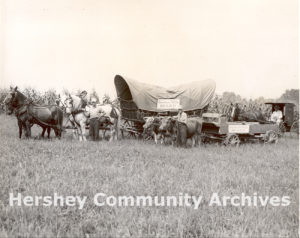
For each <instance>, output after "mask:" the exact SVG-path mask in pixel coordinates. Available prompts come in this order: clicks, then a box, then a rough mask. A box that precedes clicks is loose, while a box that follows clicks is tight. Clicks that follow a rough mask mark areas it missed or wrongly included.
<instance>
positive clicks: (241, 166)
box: [0, 115, 299, 237]
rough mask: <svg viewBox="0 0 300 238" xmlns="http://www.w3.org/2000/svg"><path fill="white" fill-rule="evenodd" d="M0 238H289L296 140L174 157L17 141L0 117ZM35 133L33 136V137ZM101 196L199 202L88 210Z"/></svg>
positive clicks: (293, 223)
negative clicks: (195, 204)
mask: <svg viewBox="0 0 300 238" xmlns="http://www.w3.org/2000/svg"><path fill="white" fill-rule="evenodd" d="M0 120H1V124H0V144H1V157H0V168H1V172H0V188H1V189H0V237H297V236H298V223H299V219H298V211H299V205H298V185H299V184H298V177H299V170H298V163H299V160H298V153H299V147H298V142H299V141H298V140H296V139H290V138H281V139H280V140H279V142H278V144H276V145H262V144H246V145H241V146H240V147H239V148H227V147H223V146H219V145H217V144H211V145H205V146H202V147H201V148H189V149H180V148H174V147H172V146H162V145H154V144H153V142H151V141H148V142H143V141H138V140H121V141H117V142H115V143H109V142H107V141H100V142H85V143H80V142H78V141H75V140H72V139H71V136H70V135H69V134H67V135H64V138H63V139H61V140H56V139H52V140H35V139H30V140H26V139H22V140H19V139H18V138H17V134H18V131H17V123H16V119H15V118H14V117H9V116H6V115H0ZM38 133H40V129H38V128H35V129H34V130H33V134H34V135H38ZM10 192H13V193H15V194H16V193H18V192H20V193H22V194H23V195H24V196H25V195H30V196H34V195H39V196H42V195H44V196H46V195H53V193H54V192H56V193H58V194H59V195H64V196H68V195H74V196H75V195H78V196H88V198H91V199H90V200H88V201H87V202H86V204H85V206H84V208H83V209H81V210H80V209H78V208H77V207H67V206H63V207H53V206H51V207H43V206H33V207H26V206H9V203H8V200H9V193H10ZM98 192H103V193H106V194H108V195H115V196H118V195H126V196H130V195H132V196H137V195H152V196H155V195H158V196H167V195H175V196H176V195H178V194H179V193H189V194H192V195H203V196H204V202H203V204H201V206H200V207H199V209H197V210H195V209H193V208H191V207H137V206H133V207H110V206H104V207H97V206H95V205H94V204H93V202H92V198H93V196H94V195H95V194H96V193H98ZM214 192H217V193H218V194H220V195H222V196H223V195H227V196H234V195H241V193H245V194H247V195H253V194H254V193H257V194H258V195H262V196H279V197H281V196H289V197H290V201H291V204H290V205H289V206H271V205H267V206H263V207H262V206H258V207H253V206H252V207H251V206H250V207H249V206H232V205H229V206H209V205H208V201H209V198H210V196H211V194H212V193H214Z"/></svg>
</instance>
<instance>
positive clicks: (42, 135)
mask: <svg viewBox="0 0 300 238" xmlns="http://www.w3.org/2000/svg"><path fill="white" fill-rule="evenodd" d="M42 129H43V131H42V134H41V137H43V138H44V135H45V131H46V129H47V128H46V127H42Z"/></svg>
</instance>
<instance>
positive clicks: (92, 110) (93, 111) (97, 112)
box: [86, 106, 104, 119]
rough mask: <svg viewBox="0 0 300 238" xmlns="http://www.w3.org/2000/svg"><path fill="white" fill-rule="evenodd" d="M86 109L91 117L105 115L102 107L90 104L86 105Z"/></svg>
mask: <svg viewBox="0 0 300 238" xmlns="http://www.w3.org/2000/svg"><path fill="white" fill-rule="evenodd" d="M86 111H87V112H88V114H89V116H90V119H92V118H99V117H101V116H102V115H103V113H104V112H103V110H102V109H101V108H100V107H97V106H96V107H94V106H89V107H86Z"/></svg>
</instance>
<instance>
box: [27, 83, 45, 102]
mask: <svg viewBox="0 0 300 238" xmlns="http://www.w3.org/2000/svg"><path fill="white" fill-rule="evenodd" d="M23 93H24V95H25V96H26V97H28V98H29V99H31V100H32V101H33V102H35V103H41V102H42V101H43V98H42V95H41V93H40V92H39V91H37V90H36V89H34V88H32V87H27V88H25V89H24V90H23Z"/></svg>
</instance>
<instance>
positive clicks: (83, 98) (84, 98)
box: [77, 90, 88, 111]
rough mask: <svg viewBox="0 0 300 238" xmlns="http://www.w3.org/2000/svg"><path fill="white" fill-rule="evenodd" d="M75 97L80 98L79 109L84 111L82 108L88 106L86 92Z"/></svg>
mask: <svg viewBox="0 0 300 238" xmlns="http://www.w3.org/2000/svg"><path fill="white" fill-rule="evenodd" d="M77 96H78V97H80V99H81V109H82V110H83V111H84V108H85V107H86V106H87V104H88V100H87V91H85V90H84V91H82V92H81V93H80V94H78V95H77Z"/></svg>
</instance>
